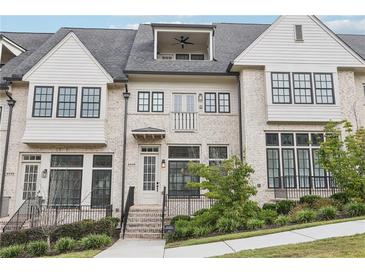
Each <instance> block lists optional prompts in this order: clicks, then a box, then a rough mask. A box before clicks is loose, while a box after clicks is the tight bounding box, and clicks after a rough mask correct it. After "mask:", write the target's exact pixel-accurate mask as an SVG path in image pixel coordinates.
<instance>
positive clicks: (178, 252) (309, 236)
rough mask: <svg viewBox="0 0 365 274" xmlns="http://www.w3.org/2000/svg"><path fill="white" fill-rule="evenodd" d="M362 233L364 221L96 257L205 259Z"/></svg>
mask: <svg viewBox="0 0 365 274" xmlns="http://www.w3.org/2000/svg"><path fill="white" fill-rule="evenodd" d="M360 233H365V220H358V221H352V222H345V223H338V224H331V225H323V226H317V227H311V228H304V229H297V230H292V231H287V232H281V233H275V234H269V235H264V236H257V237H251V238H245V239H237V240H229V241H221V242H215V243H210V244H201V245H192V246H184V247H176V248H168V249H164V248H165V241H164V240H118V241H117V242H116V243H115V244H114V245H112V246H111V247H110V248H108V249H107V250H104V251H103V252H101V253H99V254H98V255H97V256H96V258H164V257H165V258H206V257H212V256H219V255H224V254H227V253H232V252H238V251H241V250H248V249H256V248H264V247H271V246H279V245H286V244H297V243H305V242H311V241H316V240H321V239H326V238H332V237H342V236H351V235H355V234H360Z"/></svg>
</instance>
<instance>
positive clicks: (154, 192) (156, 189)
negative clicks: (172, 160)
mask: <svg viewBox="0 0 365 274" xmlns="http://www.w3.org/2000/svg"><path fill="white" fill-rule="evenodd" d="M159 152H160V149H159V147H158V146H143V147H141V155H140V156H141V157H140V158H141V161H140V166H141V169H140V170H141V175H142V176H141V177H142V178H141V188H140V189H142V191H141V204H160V202H161V191H162V189H161V183H160V165H159V163H160V154H159Z"/></svg>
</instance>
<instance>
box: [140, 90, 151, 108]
mask: <svg viewBox="0 0 365 274" xmlns="http://www.w3.org/2000/svg"><path fill="white" fill-rule="evenodd" d="M137 110H138V111H139V112H148V111H150V93H149V92H144V91H140V92H138V107H137Z"/></svg>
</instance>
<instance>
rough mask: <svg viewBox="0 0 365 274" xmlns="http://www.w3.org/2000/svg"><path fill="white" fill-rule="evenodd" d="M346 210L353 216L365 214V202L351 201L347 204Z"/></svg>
mask: <svg viewBox="0 0 365 274" xmlns="http://www.w3.org/2000/svg"><path fill="white" fill-rule="evenodd" d="M345 211H346V213H347V214H348V215H349V216H351V217H354V216H361V215H365V203H360V202H350V203H348V204H347V205H346V206H345Z"/></svg>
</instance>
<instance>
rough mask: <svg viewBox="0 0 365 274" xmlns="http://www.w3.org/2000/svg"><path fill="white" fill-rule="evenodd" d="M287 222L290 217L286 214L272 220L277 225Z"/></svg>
mask: <svg viewBox="0 0 365 274" xmlns="http://www.w3.org/2000/svg"><path fill="white" fill-rule="evenodd" d="M289 223H290V217H289V216H287V215H279V216H278V217H277V218H276V219H275V221H274V224H276V225H278V226H284V225H287V224H289Z"/></svg>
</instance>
